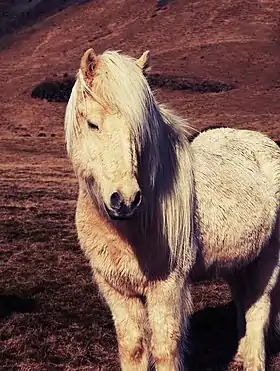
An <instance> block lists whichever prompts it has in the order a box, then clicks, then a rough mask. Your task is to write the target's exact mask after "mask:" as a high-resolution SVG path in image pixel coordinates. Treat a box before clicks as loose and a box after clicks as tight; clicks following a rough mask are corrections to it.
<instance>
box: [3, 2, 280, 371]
mask: <svg viewBox="0 0 280 371" xmlns="http://www.w3.org/2000/svg"><path fill="white" fill-rule="evenodd" d="M32 1H35V0H29V1H15V0H14V1H2V2H0V15H2V17H1V19H0V48H1V49H0V68H1V70H0V71H1V72H0V123H1V134H0V153H1V163H0V174H1V177H0V192H1V198H0V219H1V223H0V243H1V250H0V283H1V284H0V370H3V371H4V370H5V371H16V370H19V371H59V370H65V371H74V370H78V371H98V370H108V371H114V370H119V364H118V355H117V343H116V337H115V332H114V327H113V323H112V320H111V317H110V313H109V312H108V310H107V308H106V306H105V305H104V303H103V302H102V300H101V298H100V297H99V294H98V291H97V288H96V286H95V285H94V283H93V282H92V279H91V272H90V267H89V265H88V262H87V261H86V259H85V258H84V256H83V254H82V253H81V251H80V248H79V245H78V241H77V237H76V232H75V225H74V214H75V204H76V197H77V183H76V180H75V177H74V174H73V171H72V169H71V166H70V164H69V162H68V160H67V158H66V151H65V143H64V133H63V117H64V111H65V104H66V101H67V99H68V97H69V93H70V90H71V86H72V84H73V81H74V80H73V79H74V77H73V76H75V73H76V71H77V68H78V66H79V60H80V58H81V55H82V53H83V52H84V51H85V50H86V49H87V48H88V47H94V48H95V50H96V52H97V53H100V52H103V51H104V50H105V49H107V48H110V49H121V50H122V51H123V52H125V53H127V54H130V55H133V56H139V55H140V54H141V53H142V52H143V51H144V50H146V49H150V50H151V52H152V64H153V68H152V71H151V72H150V73H149V76H148V78H149V81H150V83H151V85H152V87H153V88H154V89H155V93H156V96H157V99H158V100H159V101H161V102H165V103H167V104H168V105H169V106H170V107H173V108H174V109H175V110H177V112H178V113H180V114H182V115H183V116H184V117H187V118H188V119H189V122H190V123H191V125H192V126H194V127H196V128H197V129H205V128H207V127H210V126H230V127H235V128H246V129H252V130H258V131H261V132H263V133H265V134H268V135H269V136H270V137H271V138H272V139H274V140H275V141H278V142H279V141H280V124H279V122H280V104H279V102H280V22H279V21H280V10H279V1H277V0H258V1H244V0H243V1H241V0H235V1H233V0H220V1H215V0H208V1H205V0H188V1H183V0H173V1H158V2H157V1H145V2H140V1H138V0H126V1H124V0H119V1H114V2H112V1H109V0H95V1H76V2H74V1H71V2H70V1H55V2H54V1H48V2H46V1H35V2H34V3H33V5H32V6H31V5H30V4H29V5H28V3H32ZM35 3H36V4H35ZM193 296H194V300H195V308H194V314H193V316H192V318H191V327H192V332H191V334H192V335H191V338H190V341H191V345H190V354H189V355H188V356H187V363H188V364H189V369H190V370H191V371H196V370H197V371H210V370H213V371H214V370H217V371H219V370H227V369H228V370H231V371H233V370H235V371H237V370H241V367H240V365H238V364H236V363H235V362H233V361H232V358H233V355H234V352H235V351H236V347H237V334H236V331H235V319H236V313H235V309H234V306H233V304H232V302H231V297H230V293H229V291H228V288H227V286H226V284H224V283H223V282H220V281H219V282H208V281H203V282H199V283H196V284H194V285H193ZM279 349H280V348H279V347H278V348H277V346H274V348H273V354H272V357H271V358H270V359H269V365H268V369H269V370H273V371H277V370H280V356H279V355H278V353H277V352H278V351H279Z"/></svg>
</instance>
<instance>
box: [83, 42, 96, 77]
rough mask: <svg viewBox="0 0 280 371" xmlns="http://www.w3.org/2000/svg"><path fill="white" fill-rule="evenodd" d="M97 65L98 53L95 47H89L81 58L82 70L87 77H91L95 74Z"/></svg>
mask: <svg viewBox="0 0 280 371" xmlns="http://www.w3.org/2000/svg"><path fill="white" fill-rule="evenodd" d="M96 65H97V55H96V54H95V53H94V50H93V49H88V50H87V51H86V52H85V53H84V55H83V56H82V59H81V65H80V68H81V71H82V73H83V75H84V78H85V79H90V78H92V77H93V75H94V71H95V68H96Z"/></svg>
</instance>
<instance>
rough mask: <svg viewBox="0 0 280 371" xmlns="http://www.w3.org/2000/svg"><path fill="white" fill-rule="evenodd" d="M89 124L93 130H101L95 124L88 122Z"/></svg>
mask: <svg viewBox="0 0 280 371" xmlns="http://www.w3.org/2000/svg"><path fill="white" fill-rule="evenodd" d="M87 124H88V127H89V128H90V129H91V130H99V127H98V126H97V125H96V124H95V123H94V122H92V121H90V120H87Z"/></svg>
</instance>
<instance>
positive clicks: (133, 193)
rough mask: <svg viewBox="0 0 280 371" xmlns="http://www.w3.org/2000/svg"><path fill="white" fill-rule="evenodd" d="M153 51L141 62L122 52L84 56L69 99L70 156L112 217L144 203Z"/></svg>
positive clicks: (127, 213) (127, 214) (126, 214)
mask: <svg viewBox="0 0 280 371" xmlns="http://www.w3.org/2000/svg"><path fill="white" fill-rule="evenodd" d="M148 63H149V52H148V51H147V52H145V53H144V54H143V55H142V56H141V57H140V58H139V59H138V60H136V59H132V58H130V57H126V56H122V55H120V54H118V53H117V52H106V53H104V54H102V55H100V56H96V54H95V53H94V51H93V50H92V49H89V50H87V51H86V52H85V54H84V55H83V57H82V59H81V64H80V69H79V72H78V76H77V80H76V83H75V86H74V88H73V90H72V93H71V97H70V99H69V102H68V105H67V109H66V116H65V131H66V141H67V149H68V153H69V156H70V158H71V160H72V163H73V166H74V169H75V171H76V173H77V175H78V177H79V179H80V181H82V182H84V184H86V185H87V189H88V192H89V194H90V195H91V197H92V198H93V199H94V201H95V202H97V203H98V204H99V205H100V206H102V207H104V209H105V210H106V211H107V213H108V214H109V216H110V217H111V218H112V219H127V218H129V217H131V216H132V215H133V214H134V212H135V210H136V209H137V208H138V207H139V205H140V204H141V200H142V192H141V189H140V187H139V183H138V170H137V169H138V157H139V156H138V152H139V150H140V149H139V147H141V143H140V141H141V140H139V138H140V137H141V136H143V135H145V134H143V133H141V130H142V129H141V127H142V126H143V123H145V121H144V120H145V117H144V116H145V111H146V105H147V104H146V100H147V99H148V98H147V94H148V93H147V92H148V91H149V87H148V84H147V82H146V79H145V77H144V75H143V71H144V69H145V68H146V67H147V66H148Z"/></svg>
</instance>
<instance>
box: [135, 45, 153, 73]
mask: <svg viewBox="0 0 280 371" xmlns="http://www.w3.org/2000/svg"><path fill="white" fill-rule="evenodd" d="M150 63H151V53H150V51H149V50H146V51H145V52H144V53H143V54H142V55H141V57H140V58H138V59H137V60H136V64H137V66H138V67H140V68H141V69H142V70H143V71H145V70H146V69H147V68H148V67H150Z"/></svg>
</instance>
